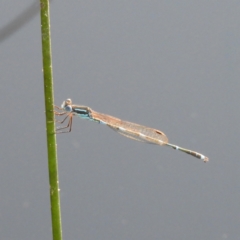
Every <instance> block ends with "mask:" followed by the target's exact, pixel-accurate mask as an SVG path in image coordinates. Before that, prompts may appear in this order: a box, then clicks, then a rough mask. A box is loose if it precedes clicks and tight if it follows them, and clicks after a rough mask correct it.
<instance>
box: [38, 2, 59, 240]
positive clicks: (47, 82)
mask: <svg viewBox="0 0 240 240" xmlns="http://www.w3.org/2000/svg"><path fill="white" fill-rule="evenodd" d="M40 8H41V26H42V27H41V31H42V32H41V33H42V55H43V77H44V93H45V109H46V127H47V129H46V130H47V148H48V168H49V183H50V201H51V215H52V234H53V240H61V239H62V229H61V213H60V194H59V181H58V166H57V151H56V135H55V122H54V108H53V77H52V59H51V37H50V14H49V12H50V11H49V1H48V0H40Z"/></svg>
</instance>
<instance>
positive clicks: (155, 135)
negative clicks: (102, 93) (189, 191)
mask: <svg viewBox="0 0 240 240" xmlns="http://www.w3.org/2000/svg"><path fill="white" fill-rule="evenodd" d="M55 107H56V108H57V109H59V110H61V112H57V111H55V114H56V115H58V116H62V115H66V117H65V118H64V119H63V120H62V121H57V122H59V123H61V124H62V123H64V122H65V120H66V119H68V118H69V121H68V124H67V126H64V127H60V128H57V131H56V132H57V133H65V132H71V130H72V117H73V116H79V117H81V118H84V119H88V120H91V121H94V122H97V123H101V124H105V125H107V126H108V127H110V128H111V129H113V130H114V131H116V132H118V133H120V134H122V135H123V136H125V137H128V138H131V139H133V140H137V141H141V142H147V143H153V144H156V145H161V146H163V145H165V146H169V147H171V148H173V149H175V150H179V151H182V152H185V153H187V154H190V155H192V156H194V157H196V158H199V159H202V160H203V161H204V162H208V157H206V156H204V155H203V154H201V153H198V152H195V151H192V150H189V149H185V148H182V147H179V146H177V145H174V144H171V143H168V138H167V136H166V135H165V134H164V133H163V132H161V131H159V130H157V129H153V128H149V127H145V126H142V125H139V124H136V123H132V122H127V121H123V120H121V119H119V118H115V117H112V116H110V115H107V114H103V113H98V112H96V111H94V110H92V109H91V108H89V107H86V106H80V105H73V104H72V100H71V99H67V100H65V101H64V102H63V103H62V105H61V108H60V107H57V106H55ZM63 129H67V130H65V131H63Z"/></svg>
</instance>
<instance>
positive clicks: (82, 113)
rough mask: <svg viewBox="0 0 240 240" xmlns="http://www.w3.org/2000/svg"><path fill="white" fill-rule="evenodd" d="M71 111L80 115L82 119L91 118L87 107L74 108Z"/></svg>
mask: <svg viewBox="0 0 240 240" xmlns="http://www.w3.org/2000/svg"><path fill="white" fill-rule="evenodd" d="M73 111H74V112H75V113H76V114H77V115H78V116H80V117H81V118H84V119H89V120H91V119H92V116H91V113H90V112H89V110H88V109H84V108H74V109H73Z"/></svg>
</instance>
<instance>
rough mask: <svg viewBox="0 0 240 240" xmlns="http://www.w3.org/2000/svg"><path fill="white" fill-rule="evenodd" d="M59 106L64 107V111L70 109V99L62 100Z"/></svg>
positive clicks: (69, 110)
mask: <svg viewBox="0 0 240 240" xmlns="http://www.w3.org/2000/svg"><path fill="white" fill-rule="evenodd" d="M61 108H62V109H64V110H65V111H66V112H71V111H72V100H71V99H70V98H68V99H67V100H65V101H63V103H62V105H61Z"/></svg>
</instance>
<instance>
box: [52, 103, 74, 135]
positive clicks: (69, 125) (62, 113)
mask: <svg viewBox="0 0 240 240" xmlns="http://www.w3.org/2000/svg"><path fill="white" fill-rule="evenodd" d="M55 108H56V109H58V110H62V109H61V108H60V107H58V106H55ZM54 113H55V115H56V116H63V115H66V114H67V116H66V117H65V118H64V119H63V120H61V121H59V120H55V121H56V122H57V123H59V124H63V123H64V122H65V121H66V119H68V118H69V120H68V124H67V125H66V126H64V127H57V129H56V133H69V132H71V130H72V115H73V114H72V113H71V112H70V113H69V112H65V111H63V112H58V111H54ZM67 128H68V130H67V131H60V130H63V129H67Z"/></svg>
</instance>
